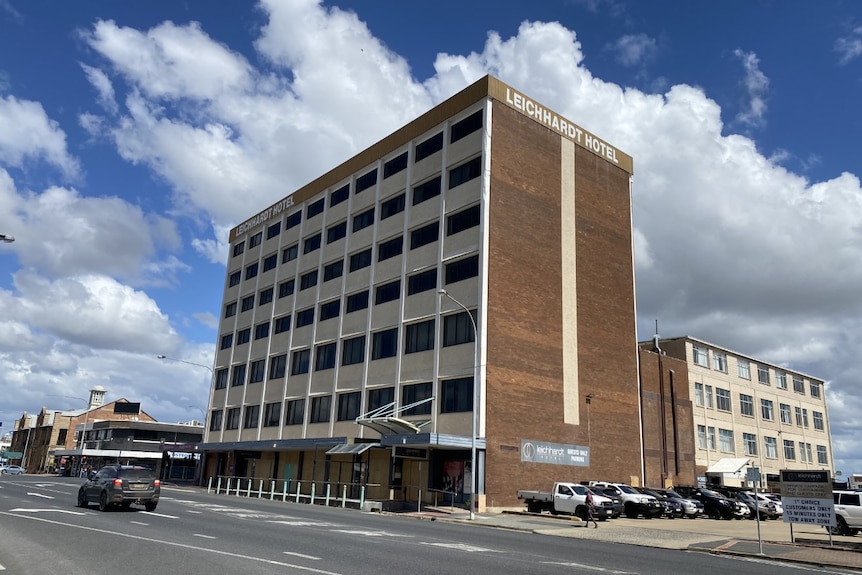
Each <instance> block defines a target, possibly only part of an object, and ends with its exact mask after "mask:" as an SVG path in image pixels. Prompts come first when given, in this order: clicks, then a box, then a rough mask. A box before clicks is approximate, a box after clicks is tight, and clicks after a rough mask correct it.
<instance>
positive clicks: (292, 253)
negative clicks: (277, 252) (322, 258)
mask: <svg viewBox="0 0 862 575" xmlns="http://www.w3.org/2000/svg"><path fill="white" fill-rule="evenodd" d="M298 255H299V244H293V245H292V246H288V247H286V248H284V249H283V250H282V251H281V263H283V264H284V263H287V262H289V261H291V260H295V259H296V256H298Z"/></svg>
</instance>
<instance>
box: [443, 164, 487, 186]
mask: <svg viewBox="0 0 862 575" xmlns="http://www.w3.org/2000/svg"><path fill="white" fill-rule="evenodd" d="M481 173H482V156H479V157H478V158H474V159H472V160H470V161H469V162H467V163H466V164H461V165H460V166H458V167H456V168H452V169H451V170H449V189H450V190H451V189H452V188H454V187H456V186H460V185H461V184H463V183H464V182H469V181H470V180H472V179H473V178H478V177H479V174H481Z"/></svg>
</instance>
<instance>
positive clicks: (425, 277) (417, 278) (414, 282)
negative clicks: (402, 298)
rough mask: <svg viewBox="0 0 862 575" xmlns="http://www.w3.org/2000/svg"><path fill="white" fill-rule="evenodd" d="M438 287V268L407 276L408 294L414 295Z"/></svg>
mask: <svg viewBox="0 0 862 575" xmlns="http://www.w3.org/2000/svg"><path fill="white" fill-rule="evenodd" d="M436 287H437V268H434V269H430V270H428V271H424V272H421V273H418V274H416V275H412V276H410V277H408V278H407V295H413V294H416V293H421V292H423V291H428V290H432V289H435V288H436Z"/></svg>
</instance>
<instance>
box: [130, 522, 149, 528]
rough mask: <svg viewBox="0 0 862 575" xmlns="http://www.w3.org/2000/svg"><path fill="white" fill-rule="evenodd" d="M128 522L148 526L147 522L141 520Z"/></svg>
mask: <svg viewBox="0 0 862 575" xmlns="http://www.w3.org/2000/svg"><path fill="white" fill-rule="evenodd" d="M129 523H134V524H135V525H143V526H144V527H149V526H150V524H149V523H144V522H143V521H129Z"/></svg>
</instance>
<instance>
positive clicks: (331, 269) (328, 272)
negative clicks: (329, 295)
mask: <svg viewBox="0 0 862 575" xmlns="http://www.w3.org/2000/svg"><path fill="white" fill-rule="evenodd" d="M342 275H344V260H338V261H337V262H332V263H331V264H327V265H326V266H324V267H323V281H325V282H328V281H330V280H334V279H335V278H340V277H341V276H342Z"/></svg>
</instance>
